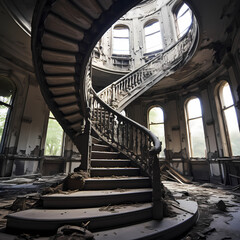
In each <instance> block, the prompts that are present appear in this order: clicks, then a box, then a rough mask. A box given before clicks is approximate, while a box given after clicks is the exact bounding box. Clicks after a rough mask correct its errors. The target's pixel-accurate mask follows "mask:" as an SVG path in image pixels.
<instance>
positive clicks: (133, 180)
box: [84, 176, 151, 190]
mask: <svg viewBox="0 0 240 240" xmlns="http://www.w3.org/2000/svg"><path fill="white" fill-rule="evenodd" d="M149 187H151V181H150V179H149V177H137V176H136V177H114V178H113V177H102V178H88V179H85V185H84V189H85V190H107V189H109V190H111V189H117V188H149Z"/></svg>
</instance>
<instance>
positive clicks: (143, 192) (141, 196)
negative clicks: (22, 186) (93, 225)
mask: <svg viewBox="0 0 240 240" xmlns="http://www.w3.org/2000/svg"><path fill="white" fill-rule="evenodd" d="M42 200H43V207H44V208H48V209H49V208H52V209H56V208H58V209H66V208H68V209H71V208H88V207H101V206H108V205H116V204H124V203H140V202H151V200H152V189H151V188H141V189H116V190H95V191H91V190H89V191H78V192H74V193H70V194H51V195H44V196H42Z"/></svg>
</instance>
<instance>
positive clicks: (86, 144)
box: [74, 118, 92, 172]
mask: <svg viewBox="0 0 240 240" xmlns="http://www.w3.org/2000/svg"><path fill="white" fill-rule="evenodd" d="M85 121H86V122H85V127H84V131H83V133H82V134H80V135H78V136H77V137H76V140H75V141H74V142H75V143H76V147H77V148H78V150H79V152H80V154H81V164H80V166H79V167H77V168H75V169H74V171H75V172H76V171H79V170H84V171H88V170H89V166H90V159H91V147H92V139H91V121H90V120H89V118H87V119H86V120H85Z"/></svg>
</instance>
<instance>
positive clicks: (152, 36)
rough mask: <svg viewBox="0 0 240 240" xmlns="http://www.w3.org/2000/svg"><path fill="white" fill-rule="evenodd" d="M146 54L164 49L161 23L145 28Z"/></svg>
mask: <svg viewBox="0 0 240 240" xmlns="http://www.w3.org/2000/svg"><path fill="white" fill-rule="evenodd" d="M144 31H145V42H146V52H147V53H149V52H154V51H157V50H160V49H162V48H163V43H162V36H161V32H160V24H159V22H154V23H151V24H149V25H147V26H146V27H145V28H144Z"/></svg>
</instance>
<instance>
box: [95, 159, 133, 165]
mask: <svg viewBox="0 0 240 240" xmlns="http://www.w3.org/2000/svg"><path fill="white" fill-rule="evenodd" d="M130 163H131V161H130V160H128V159H114V160H111V159H92V160H91V167H129V166H130Z"/></svg>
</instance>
